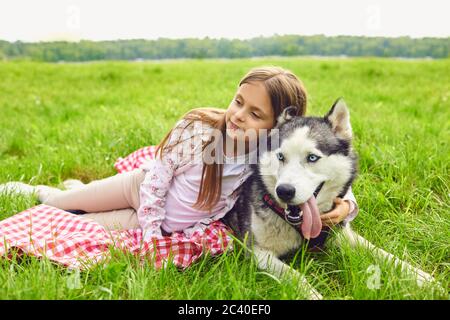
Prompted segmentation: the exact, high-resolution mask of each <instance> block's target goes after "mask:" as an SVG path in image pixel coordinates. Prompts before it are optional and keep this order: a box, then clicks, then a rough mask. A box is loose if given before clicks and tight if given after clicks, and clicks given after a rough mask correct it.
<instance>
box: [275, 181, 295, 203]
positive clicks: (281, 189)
mask: <svg viewBox="0 0 450 320" xmlns="http://www.w3.org/2000/svg"><path fill="white" fill-rule="evenodd" d="M276 192H277V196H278V197H279V198H280V199H281V200H283V201H286V202H287V201H289V200H291V199H292V198H293V197H294V196H295V188H294V187H293V186H292V185H290V184H287V183H283V184H280V185H279V186H278V187H277V189H276Z"/></svg>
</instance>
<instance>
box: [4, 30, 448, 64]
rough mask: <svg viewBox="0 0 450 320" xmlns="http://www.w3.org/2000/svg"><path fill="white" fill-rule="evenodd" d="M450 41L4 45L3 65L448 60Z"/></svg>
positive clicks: (289, 38) (278, 39)
mask: <svg viewBox="0 0 450 320" xmlns="http://www.w3.org/2000/svg"><path fill="white" fill-rule="evenodd" d="M449 48H450V38H449V37H447V38H420V39H416V38H410V37H397V38H387V37H362V36H334V37H328V36H324V35H316V36H299V35H283V36H281V35H275V36H272V37H256V38H252V39H248V40H239V39H224V38H221V39H211V38H208V37H206V38H203V39H193V38H189V39H167V38H159V39H157V40H145V39H136V40H115V41H89V40H82V41H79V42H67V41H55V42H37V43H30V42H21V41H16V42H8V41H2V40H0V60H2V59H3V60H5V59H6V60H13V59H30V60H36V61H47V62H57V61H90V60H136V59H177V58H196V59H203V58H248V57H258V56H302V55H309V56H311V55H313V56H342V55H344V56H350V57H357V56H377V57H404V58H424V57H430V58H448V57H449V52H450V50H449Z"/></svg>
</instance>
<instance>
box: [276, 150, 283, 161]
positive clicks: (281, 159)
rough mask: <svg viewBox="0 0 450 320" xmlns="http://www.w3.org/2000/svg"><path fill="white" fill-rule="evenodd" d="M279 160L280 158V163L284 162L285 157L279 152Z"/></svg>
mask: <svg viewBox="0 0 450 320" xmlns="http://www.w3.org/2000/svg"><path fill="white" fill-rule="evenodd" d="M277 158H278V160H280V161H284V156H283V154H282V153H281V152H278V153H277Z"/></svg>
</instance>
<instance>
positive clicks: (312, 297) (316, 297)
mask: <svg viewBox="0 0 450 320" xmlns="http://www.w3.org/2000/svg"><path fill="white" fill-rule="evenodd" d="M308 300H323V297H322V295H321V294H320V293H319V292H318V291H317V290H316V289H314V288H311V289H310V290H309V294H308Z"/></svg>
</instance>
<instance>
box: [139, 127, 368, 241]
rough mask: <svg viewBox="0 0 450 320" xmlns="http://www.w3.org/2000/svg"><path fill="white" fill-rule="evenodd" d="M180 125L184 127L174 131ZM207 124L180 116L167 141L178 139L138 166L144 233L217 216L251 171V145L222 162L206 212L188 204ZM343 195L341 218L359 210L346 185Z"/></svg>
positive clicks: (183, 227)
mask: <svg viewBox="0 0 450 320" xmlns="http://www.w3.org/2000/svg"><path fill="white" fill-rule="evenodd" d="M183 128H186V129H185V130H184V131H183V134H180V133H181V129H183ZM213 130H214V128H212V127H211V126H209V125H207V124H204V123H201V122H200V121H194V123H192V124H190V125H189V121H187V120H184V119H182V120H180V121H179V122H178V123H177V124H176V126H175V128H174V130H173V131H172V134H171V136H170V138H169V141H168V143H167V146H171V145H174V144H175V143H176V142H177V141H178V139H180V138H181V139H182V140H181V141H183V142H182V143H180V144H179V145H177V146H176V147H174V149H172V151H171V152H167V153H165V154H164V156H163V159H162V160H161V159H160V158H159V156H158V157H156V158H155V159H152V160H149V161H147V162H146V163H144V164H143V165H142V166H141V168H142V169H144V171H145V172H146V175H145V178H144V181H143V182H142V184H141V187H140V191H139V195H140V207H139V209H138V212H137V216H138V220H139V224H140V226H141V228H142V230H143V231H144V239H146V240H148V239H149V238H151V237H152V236H161V235H162V230H161V227H162V228H163V229H164V231H166V232H174V231H183V232H184V233H185V234H186V236H188V237H189V236H191V235H192V234H193V233H194V232H195V231H196V230H198V229H199V228H204V227H205V226H206V225H208V224H210V223H211V222H213V221H216V220H218V219H220V218H223V217H224V216H225V214H226V213H227V212H228V211H229V210H231V209H232V208H233V206H234V204H235V202H236V200H237V198H238V196H239V194H240V192H241V189H242V188H241V186H242V184H243V183H244V182H245V180H246V179H247V178H248V177H249V176H250V175H251V174H252V171H251V169H250V166H249V163H252V162H251V158H252V157H254V156H255V155H256V151H254V152H250V153H249V154H247V155H244V156H243V157H242V156H240V157H238V158H237V159H236V161H235V162H236V163H235V164H233V163H225V164H224V175H223V184H222V195H221V197H220V200H219V203H218V204H217V205H216V206H215V207H214V209H213V210H212V214H209V213H208V212H202V211H198V210H195V209H193V208H192V207H190V205H191V204H193V203H195V202H196V200H197V196H198V188H199V185H200V179H201V172H202V167H203V164H202V162H201V159H202V158H201V154H202V153H201V152H202V144H203V142H205V141H207V140H208V139H209V138H210V137H211V135H212V134H213ZM231 159H232V158H226V159H225V160H226V162H229V161H230V160H231ZM344 200H350V201H349V204H350V214H349V215H348V216H347V218H346V219H345V221H351V220H353V219H354V218H355V217H356V215H357V214H358V210H359V209H358V205H357V203H356V199H355V197H354V195H353V193H352V191H351V189H349V191H348V192H347V194H346V195H345V197H344Z"/></svg>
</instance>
